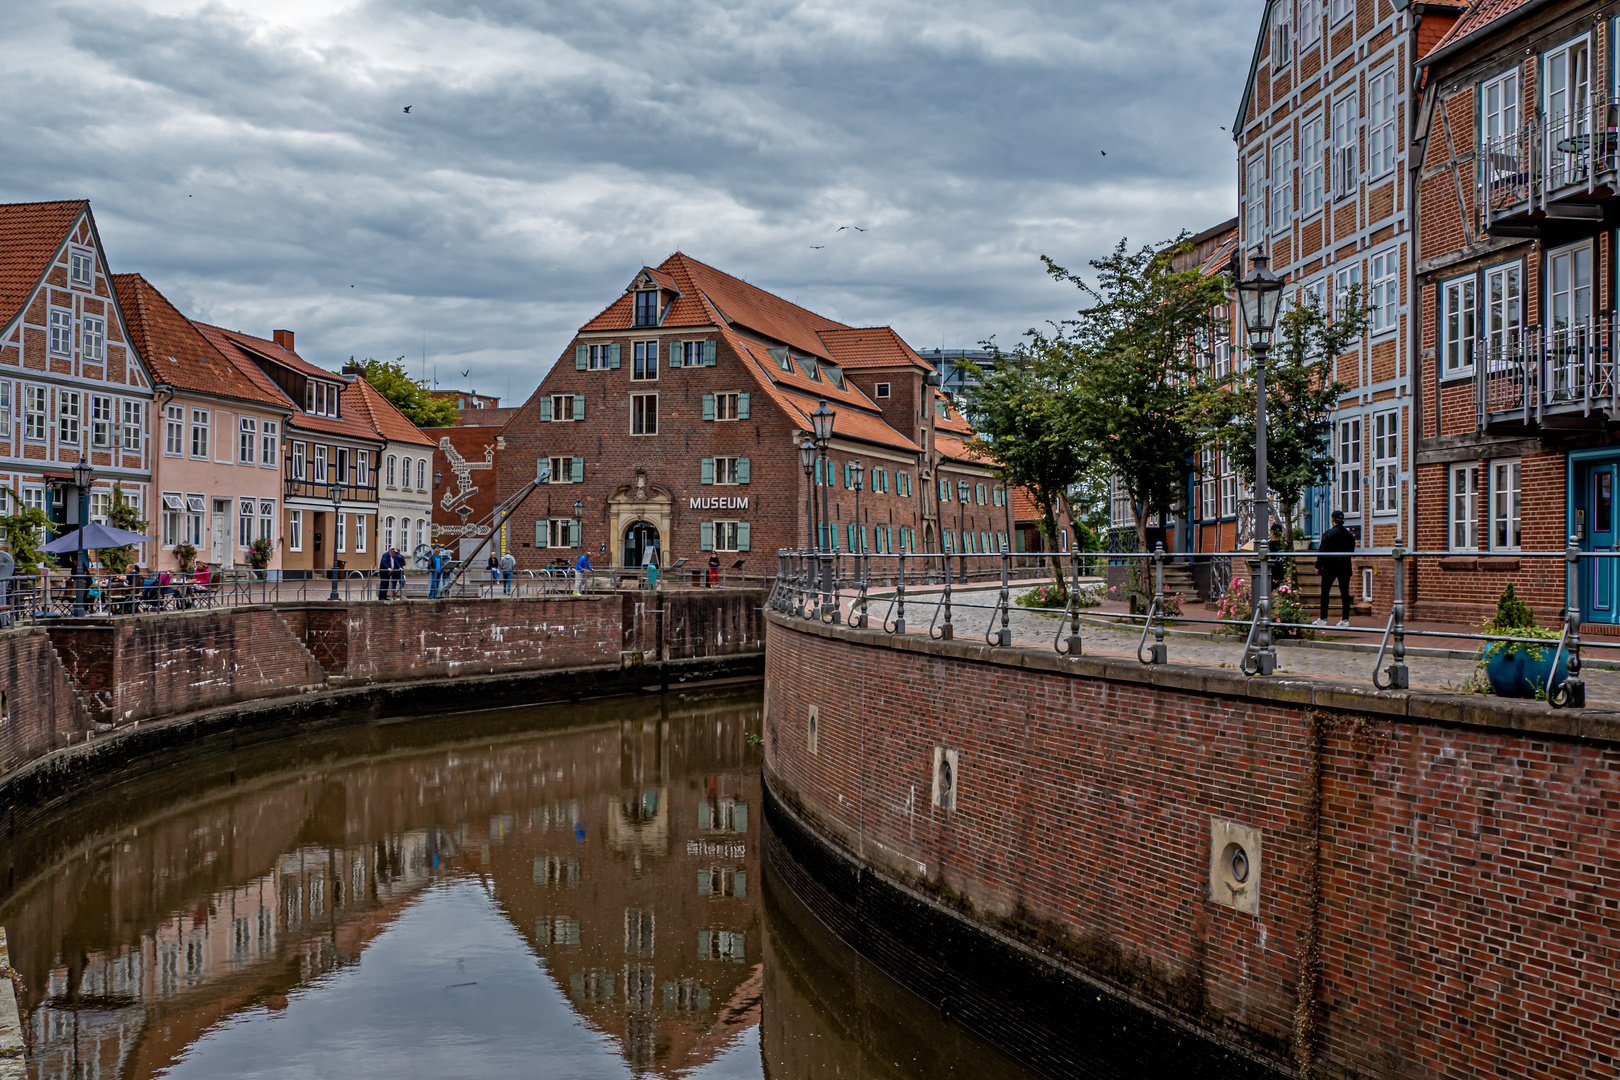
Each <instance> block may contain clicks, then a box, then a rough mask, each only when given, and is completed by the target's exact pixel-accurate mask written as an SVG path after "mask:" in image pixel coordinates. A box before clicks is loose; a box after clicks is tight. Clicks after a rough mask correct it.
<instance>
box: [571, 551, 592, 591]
mask: <svg viewBox="0 0 1620 1080" xmlns="http://www.w3.org/2000/svg"><path fill="white" fill-rule="evenodd" d="M590 572H591V553H590V552H588V551H581V552H580V553H579V561H578V562H576V563H575V564H574V595H575V596H583V595H584V593H585V575H586V574H588V573H590Z"/></svg>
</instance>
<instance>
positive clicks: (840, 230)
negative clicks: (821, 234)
mask: <svg viewBox="0 0 1620 1080" xmlns="http://www.w3.org/2000/svg"><path fill="white" fill-rule="evenodd" d="M845 229H854V230H855V231H856V232H865V231H866V230H865V229H863V228H861V227H860V226H859V225H840V226H838V228H837V229H835V230H834V231H835V232H843V231H844V230H845Z"/></svg>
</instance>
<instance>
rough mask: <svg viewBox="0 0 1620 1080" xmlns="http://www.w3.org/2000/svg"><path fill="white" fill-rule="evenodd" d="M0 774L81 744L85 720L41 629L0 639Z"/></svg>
mask: <svg viewBox="0 0 1620 1080" xmlns="http://www.w3.org/2000/svg"><path fill="white" fill-rule="evenodd" d="M0 692H3V693H4V695H5V696H4V698H3V699H0V772H3V771H6V770H8V769H12V768H15V767H16V766H17V765H19V764H21V763H23V762H25V761H31V760H33V759H35V758H39V757H43V756H45V755H46V754H48V753H50V752H51V751H53V750H58V749H60V748H62V747H64V746H67V745H68V744H70V743H72V742H82V741H83V740H84V739H85V738H86V737H87V736H88V733H89V731H90V721H89V719H88V718H87V717H86V715H85V711H84V709H83V708H81V707H80V705H79V699H78V698H77V696H76V695H75V694H74V690H73V685H72V683H71V682H70V681H69V680H68V673H67V669H66V668H64V667H63V666H62V662H61V660H59V659H58V658H57V655H56V652H55V650H54V649H52V648H51V639H50V636H49V635H48V634H46V632H45V631H44V630H40V629H34V628H30V629H22V630H8V631H6V632H5V633H3V634H0Z"/></svg>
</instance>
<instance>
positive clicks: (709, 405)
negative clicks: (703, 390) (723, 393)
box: [703, 394, 714, 420]
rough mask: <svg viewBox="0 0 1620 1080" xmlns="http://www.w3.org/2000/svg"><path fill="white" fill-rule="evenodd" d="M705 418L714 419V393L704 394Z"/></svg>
mask: <svg viewBox="0 0 1620 1080" xmlns="http://www.w3.org/2000/svg"><path fill="white" fill-rule="evenodd" d="M703 419H705V420H713V419H714V395H713V394H704V395H703Z"/></svg>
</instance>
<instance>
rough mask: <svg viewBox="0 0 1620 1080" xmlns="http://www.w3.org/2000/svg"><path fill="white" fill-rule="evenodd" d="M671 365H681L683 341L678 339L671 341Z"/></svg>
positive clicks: (673, 366)
mask: <svg viewBox="0 0 1620 1080" xmlns="http://www.w3.org/2000/svg"><path fill="white" fill-rule="evenodd" d="M669 366H670V367H672V368H676V367H680V366H681V343H680V342H678V341H672V342H670V343H669Z"/></svg>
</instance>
